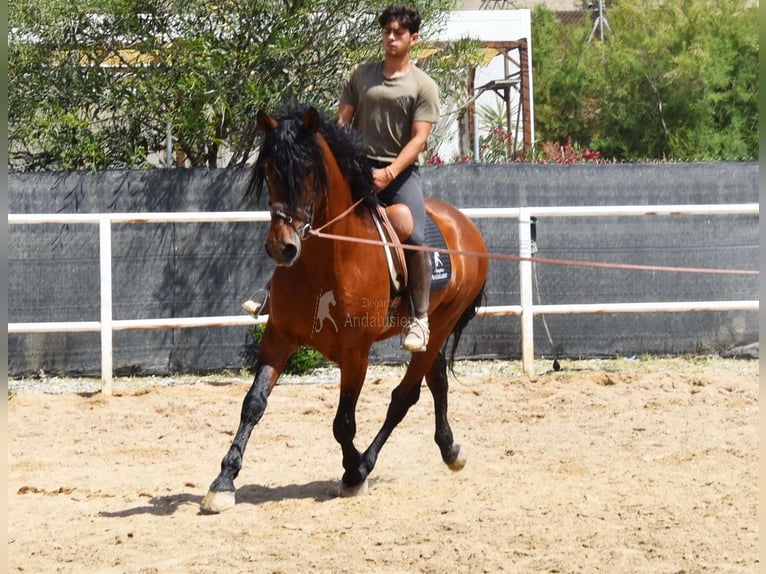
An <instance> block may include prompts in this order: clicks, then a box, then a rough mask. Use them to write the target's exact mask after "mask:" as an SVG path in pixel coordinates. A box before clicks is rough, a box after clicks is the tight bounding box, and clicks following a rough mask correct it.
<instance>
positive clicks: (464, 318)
mask: <svg viewBox="0 0 766 574" xmlns="http://www.w3.org/2000/svg"><path fill="white" fill-rule="evenodd" d="M485 286H486V283H484V285H482V286H481V289H480V290H479V294H478V295H476V297H475V298H474V300H473V301H472V302H471V304H470V305H468V307H466V309H465V311H463V314H462V315H461V316H460V319H458V320H457V323H455V326H454V327H453V328H452V333H450V335H451V336H452V347H451V348H450V353H449V363H448V364H449V370H450V371H452V372H453V374H454V372H455V369H454V367H455V353H456V351H457V346H458V343H460V336H461V335H462V334H463V329H465V328H466V326H467V325H468V323H469V322H470V321H471V319H473V318H474V317H475V316H476V311H477V310H478V309H479V307H480V306H481V304H482V302H483V301H484V297H485V295H484V287H485ZM447 340H449V337H448V338H447ZM444 344H445V346H446V344H447V343H446V341H445V343H444Z"/></svg>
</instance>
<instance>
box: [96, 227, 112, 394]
mask: <svg viewBox="0 0 766 574" xmlns="http://www.w3.org/2000/svg"><path fill="white" fill-rule="evenodd" d="M98 227H99V243H100V249H99V252H100V265H99V267H100V275H101V277H100V279H101V392H102V393H103V394H105V395H111V394H112V222H111V221H110V219H109V215H104V216H102V217H101V221H100V222H99V225H98Z"/></svg>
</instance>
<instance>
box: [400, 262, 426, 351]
mask: <svg viewBox="0 0 766 574" xmlns="http://www.w3.org/2000/svg"><path fill="white" fill-rule="evenodd" d="M405 258H406V260H407V274H408V275H409V285H408V287H407V289H408V291H409V293H410V303H411V305H412V319H411V320H410V322H409V324H408V325H407V327H406V328H405V330H404V343H402V349H404V350H406V351H410V352H412V353H417V352H420V351H425V350H426V346H427V345H428V335H429V328H428V299H429V295H430V293H431V256H430V253H428V252H426V251H412V250H407V251H406V254H405Z"/></svg>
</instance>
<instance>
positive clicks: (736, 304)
mask: <svg viewBox="0 0 766 574" xmlns="http://www.w3.org/2000/svg"><path fill="white" fill-rule="evenodd" d="M461 211H462V212H463V213H465V214H466V215H467V216H469V217H471V218H473V219H482V218H517V219H518V220H519V257H521V260H520V261H519V263H518V264H519V282H520V304H519V305H505V306H491V307H481V308H479V310H478V313H477V314H478V315H483V316H507V315H519V316H521V340H522V364H523V368H524V371H525V372H526V373H527V374H530V375H531V374H532V372H533V360H534V345H533V318H534V316H535V315H545V314H559V315H560V314H581V313H676V312H689V311H757V310H758V308H759V302H758V300H744V301H684V302H673V303H652V302H645V303H593V304H579V305H578V304H573V305H534V304H533V296H532V294H533V292H532V261H531V256H532V239H531V222H532V218H533V217H603V216H642V215H643V216H646V215H652V216H660V215H758V214H759V204H757V203H743V204H721V205H719V204H709V205H646V206H592V207H588V206H584V207H523V208H466V209H462V210H461ZM269 219H270V216H269V212H267V211H235V212H193V213H191V212H187V213H93V214H76V213H73V214H68V213H57V214H9V215H8V223H9V224H11V225H21V224H93V225H96V224H97V225H98V226H99V242H100V251H99V253H100V285H101V316H100V321H79V322H78V321H72V322H51V323H44V322H35V323H9V324H8V333H9V334H10V333H65V332H100V333H101V391H102V392H103V393H104V394H111V393H112V375H113V363H112V356H113V347H112V334H113V332H114V331H124V330H129V329H180V328H188V327H225V326H243V325H255V324H258V323H263V322H265V321H266V318H264V317H262V318H260V319H258V320H256V319H253V318H252V317H250V316H249V315H237V316H219V317H182V318H170V319H136V320H113V319H112V225H113V224H115V223H118V224H137V223H207V222H214V223H232V222H264V221H269Z"/></svg>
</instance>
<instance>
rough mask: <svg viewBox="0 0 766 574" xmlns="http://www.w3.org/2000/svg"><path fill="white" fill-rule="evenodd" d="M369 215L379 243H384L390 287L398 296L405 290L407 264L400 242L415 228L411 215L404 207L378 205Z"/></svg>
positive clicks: (371, 209) (372, 208)
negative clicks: (379, 240)
mask: <svg viewBox="0 0 766 574" xmlns="http://www.w3.org/2000/svg"><path fill="white" fill-rule="evenodd" d="M370 213H371V214H372V220H373V221H374V222H375V227H376V228H377V230H378V235H380V239H381V241H383V242H384V243H386V245H384V246H383V251H384V252H385V254H386V262H387V263H388V272H389V275H390V276H391V286H392V288H393V290H394V292H395V293H397V294H400V293H402V292H404V290H405V289H406V288H407V262H406V261H405V259H404V249H403V248H402V241H404V240H405V239H407V238H408V237H409V236H410V235H411V234H412V230H413V228H414V227H415V224H414V223H413V221H412V215H411V214H410V210H409V209H408V208H407V206H405V205H398V204H393V205H389V206H385V205H383V204H380V203H379V204H376V205H375V206H373V207H371V208H370ZM390 244H393V245H390Z"/></svg>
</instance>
